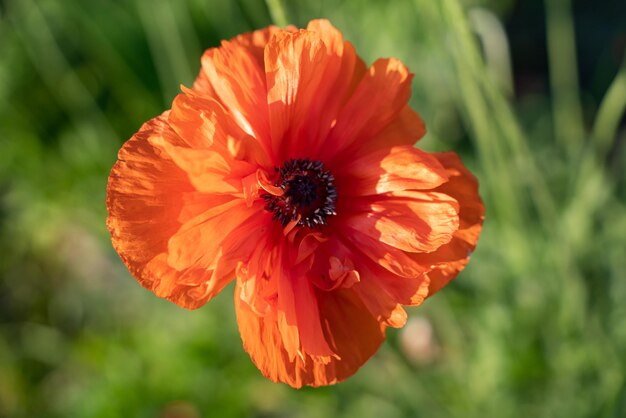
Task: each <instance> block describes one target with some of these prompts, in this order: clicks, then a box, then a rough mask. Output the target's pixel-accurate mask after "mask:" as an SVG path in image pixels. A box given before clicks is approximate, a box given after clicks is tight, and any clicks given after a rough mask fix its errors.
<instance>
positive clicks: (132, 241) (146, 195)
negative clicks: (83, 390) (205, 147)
mask: <svg viewBox="0 0 626 418" xmlns="http://www.w3.org/2000/svg"><path fill="white" fill-rule="evenodd" d="M166 119H167V117H166V115H163V116H159V117H157V118H155V119H152V120H151V121H149V122H147V123H146V124H144V125H143V126H142V127H141V129H140V130H139V132H137V133H136V134H135V135H133V137H132V138H131V139H129V140H128V141H127V142H126V143H125V144H124V146H123V147H122V149H121V150H120V152H119V155H118V161H117V163H116V164H115V165H114V167H113V169H112V170H111V175H110V176H109V183H108V185H107V200H106V205H107V210H108V214H109V216H108V218H107V226H108V228H109V231H110V233H111V239H112V242H113V247H114V248H115V249H116V251H117V252H118V253H119V255H120V257H121V258H122V261H123V262H124V264H126V266H127V267H128V269H129V271H130V272H131V273H132V275H133V276H134V277H135V278H136V279H137V280H138V281H139V283H141V285H142V286H144V287H146V288H148V289H150V290H152V291H154V292H155V293H156V294H157V295H158V296H160V297H164V298H168V299H170V300H172V301H173V302H175V303H177V304H179V305H181V306H183V307H186V308H197V307H199V306H201V305H202V304H204V303H205V302H206V299H202V298H198V294H197V292H196V291H197V289H196V288H197V287H198V284H197V283H196V284H190V285H189V284H185V285H181V284H180V283H179V281H180V280H183V281H184V278H185V277H186V276H187V275H189V274H190V272H189V271H183V272H179V271H176V270H174V269H172V268H170V267H169V266H167V263H166V262H165V260H166V258H167V242H168V240H169V238H170V237H171V236H172V235H174V233H175V232H176V231H177V230H178V229H179V228H180V226H181V224H182V223H183V222H185V221H186V220H187V219H189V218H192V217H194V216H196V215H197V214H198V213H200V212H201V211H203V210H206V207H207V206H210V205H212V204H213V200H214V197H212V196H207V195H202V194H199V193H197V192H196V191H195V190H194V188H193V186H192V185H191V184H190V183H189V180H188V178H187V175H186V173H185V172H184V171H183V170H181V169H180V168H179V167H178V166H177V165H176V164H175V163H174V162H173V161H172V160H171V159H170V158H169V157H168V156H167V155H164V154H163V152H161V150H159V149H158V148H155V147H154V146H153V145H152V144H151V143H150V138H152V137H156V136H158V137H167V138H168V139H169V140H170V141H171V142H172V143H178V144H182V143H183V141H182V140H181V139H180V138H178V137H177V135H176V133H175V132H174V131H173V130H172V129H171V128H170V127H169V125H168V124H167V121H166ZM193 274H194V275H195V277H196V278H197V280H198V282H201V281H202V280H203V279H204V280H205V281H206V280H209V277H210V272H202V271H195V272H194V273H193Z"/></svg>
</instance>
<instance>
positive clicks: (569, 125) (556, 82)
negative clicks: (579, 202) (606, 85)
mask: <svg viewBox="0 0 626 418" xmlns="http://www.w3.org/2000/svg"><path fill="white" fill-rule="evenodd" d="M545 8H546V30H547V41H548V62H549V64H550V65H549V70H550V84H551V87H552V94H553V96H554V98H553V112H554V134H555V137H556V140H557V142H559V143H560V144H561V146H562V147H563V148H564V149H565V151H566V152H567V153H568V155H569V157H570V158H573V157H574V156H576V155H577V154H578V152H580V150H581V147H582V145H583V141H584V136H585V129H584V126H583V112H582V106H581V104H580V97H579V88H578V63H577V60H576V36H575V34H574V22H573V17H572V10H571V9H572V5H571V1H570V0H545Z"/></svg>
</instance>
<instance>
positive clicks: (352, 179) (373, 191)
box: [336, 146, 448, 196]
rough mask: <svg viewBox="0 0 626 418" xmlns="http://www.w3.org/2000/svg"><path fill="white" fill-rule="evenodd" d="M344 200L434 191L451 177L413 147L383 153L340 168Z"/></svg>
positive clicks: (357, 160) (437, 164)
mask: <svg viewBox="0 0 626 418" xmlns="http://www.w3.org/2000/svg"><path fill="white" fill-rule="evenodd" d="M336 171H337V172H338V173H337V175H336V178H337V188H338V190H339V193H340V194H341V195H342V196H367V195H378V194H382V193H387V192H396V191H401V190H428V189H434V188H436V187H438V186H440V185H441V184H443V183H444V182H446V181H447V180H448V174H447V172H446V170H445V169H444V168H443V166H442V165H441V163H440V162H439V161H438V160H437V158H435V157H434V156H433V155H432V154H429V153H427V152H425V151H422V150H420V149H417V148H414V147H411V146H397V147H393V148H391V149H382V150H379V151H375V152H371V153H369V154H367V155H364V156H362V157H361V158H357V159H354V160H352V161H351V162H346V163H345V165H342V166H339V167H337V170H336Z"/></svg>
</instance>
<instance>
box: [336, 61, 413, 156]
mask: <svg viewBox="0 0 626 418" xmlns="http://www.w3.org/2000/svg"><path fill="white" fill-rule="evenodd" d="M411 79H412V75H411V74H410V73H409V71H408V69H407V68H406V67H405V66H404V64H402V63H401V62H400V61H398V60H396V59H394V58H390V59H379V60H377V61H376V62H375V63H374V64H373V65H372V66H371V67H370V68H369V71H368V72H367V73H366V74H365V76H364V77H363V78H362V79H361V81H360V83H359V85H358V86H357V88H356V90H355V91H354V93H353V94H352V96H351V97H350V99H349V100H348V101H347V103H346V104H345V106H344V107H343V108H342V109H341V111H340V112H339V115H338V117H337V123H336V125H335V126H334V128H333V129H332V131H331V132H330V134H329V136H328V138H327V140H326V142H325V149H326V150H327V152H328V155H332V156H334V158H338V157H340V156H341V155H342V154H343V155H345V156H347V157H348V158H350V156H351V155H352V153H353V152H354V151H355V150H357V149H359V148H360V147H362V146H364V145H366V144H367V143H368V141H370V140H371V139H372V138H374V137H376V136H377V135H378V134H379V133H380V132H381V131H383V129H385V128H386V127H387V126H389V124H391V123H392V122H393V121H394V120H395V119H396V118H397V116H398V114H399V113H400V112H401V111H402V110H403V109H404V107H405V106H406V104H407V102H408V100H409V97H410V95H411Z"/></svg>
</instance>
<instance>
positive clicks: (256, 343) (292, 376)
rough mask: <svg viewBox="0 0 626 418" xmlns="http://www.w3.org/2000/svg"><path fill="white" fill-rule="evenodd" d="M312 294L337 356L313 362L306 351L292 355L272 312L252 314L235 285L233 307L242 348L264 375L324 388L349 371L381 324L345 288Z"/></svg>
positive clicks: (371, 346) (365, 355)
mask: <svg viewBox="0 0 626 418" xmlns="http://www.w3.org/2000/svg"><path fill="white" fill-rule="evenodd" d="M322 293H323V294H319V293H316V296H317V298H318V299H317V300H318V309H319V315H320V321H321V323H322V324H323V325H324V329H323V332H324V336H325V338H326V339H327V341H329V343H330V344H331V346H332V349H333V351H334V352H335V353H336V354H337V357H331V358H330V359H329V360H328V361H327V362H323V361H315V360H314V359H313V358H312V357H311V356H309V355H308V354H307V353H304V352H302V353H300V354H299V355H296V356H294V357H291V356H290V355H289V354H288V352H287V349H286V347H285V342H284V339H283V336H282V335H281V332H280V329H279V323H278V321H277V319H276V318H275V317H272V316H271V315H266V316H261V315H258V314H256V313H255V312H254V311H253V310H252V309H251V308H250V306H249V305H248V304H247V303H246V302H244V300H243V299H242V298H241V287H240V286H239V284H238V285H237V287H236V289H235V310H236V313H237V323H238V324H239V331H240V334H241V338H242V340H243V346H244V349H245V350H246V351H247V352H248V354H250V357H251V359H252V361H253V362H254V363H255V365H256V366H257V367H258V368H259V370H261V372H262V373H263V375H265V376H266V377H268V378H269V379H271V380H273V381H275V382H284V383H287V384H289V385H290V386H292V387H295V388H299V387H302V386H305V385H306V386H324V385H330V384H334V383H337V382H339V381H342V380H344V379H346V378H348V377H350V376H351V375H352V374H354V373H355V372H356V371H357V370H358V369H359V367H361V366H362V365H363V364H364V363H365V362H366V361H367V360H368V359H369V358H370V357H371V356H372V355H373V354H374V353H375V352H376V350H377V349H378V347H379V346H380V344H381V343H382V341H383V340H384V329H385V325H382V324H380V323H379V322H378V321H376V319H374V318H373V317H372V316H371V314H370V313H369V311H368V310H367V308H366V307H365V305H364V304H363V302H361V300H360V299H359V298H358V296H357V295H356V294H355V293H354V292H352V291H350V290H337V291H334V292H322Z"/></svg>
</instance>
